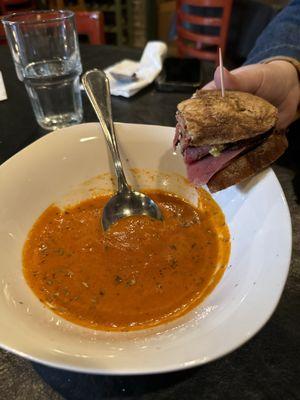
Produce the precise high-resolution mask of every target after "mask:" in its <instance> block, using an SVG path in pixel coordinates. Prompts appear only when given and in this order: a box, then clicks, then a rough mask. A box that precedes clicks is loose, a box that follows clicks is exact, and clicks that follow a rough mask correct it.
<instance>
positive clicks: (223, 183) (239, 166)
mask: <svg viewBox="0 0 300 400" xmlns="http://www.w3.org/2000/svg"><path fill="white" fill-rule="evenodd" d="M287 147H288V141H287V138H286V136H285V134H283V133H272V134H271V135H270V136H268V137H267V138H266V139H265V140H264V141H263V143H261V144H260V145H259V146H257V147H255V148H254V149H252V150H250V151H248V152H247V153H246V154H243V155H241V156H240V157H238V158H236V159H234V160H233V161H231V162H230V164H229V165H227V167H225V168H224V169H222V170H221V171H219V172H217V173H216V174H215V175H214V176H213V177H212V178H211V179H210V181H209V182H208V184H207V186H208V188H209V190H210V191H211V192H212V193H215V192H218V191H220V190H223V189H226V188H227V187H229V186H232V185H236V184H238V183H240V182H242V181H244V180H245V179H248V178H250V177H251V176H253V175H255V174H257V173H258V172H260V171H261V170H263V169H264V168H266V167H268V166H269V165H270V164H271V163H273V162H274V161H275V160H277V158H279V157H280V156H281V155H282V154H283V153H284V151H285V150H286V148H287Z"/></svg>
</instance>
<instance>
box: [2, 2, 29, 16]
mask: <svg viewBox="0 0 300 400" xmlns="http://www.w3.org/2000/svg"><path fill="white" fill-rule="evenodd" d="M35 8H36V4H35V0H0V13H1V14H10V13H12V12H20V11H30V10H34V9H35Z"/></svg>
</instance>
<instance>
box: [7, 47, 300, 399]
mask: <svg viewBox="0 0 300 400" xmlns="http://www.w3.org/2000/svg"><path fill="white" fill-rule="evenodd" d="M81 55H82V62H83V68H84V70H87V69H89V68H94V67H101V68H104V67H107V66H108V65H111V64H112V63H114V62H117V61H119V60H121V59H123V58H132V59H138V58H139V57H140V51H138V50H135V49H128V48H116V47H109V46H88V45H86V46H82V47H81ZM0 70H1V71H2V74H3V77H4V81H5V85H6V89H7V94H8V100H6V101H1V102H0V163H2V162H4V161H5V160H6V159H8V158H9V157H11V156H12V155H13V154H15V153H16V152H17V151H19V150H20V149H22V148H23V147H25V146H27V145H28V144H30V143H31V142H33V141H34V140H36V139H37V138H39V137H41V136H42V135H44V134H45V132H44V131H43V130H42V129H41V128H39V127H38V125H37V123H36V122H35V119H34V116H33V113H32V110H31V106H30V103H29V99H28V97H27V94H26V91H25V89H24V86H23V84H22V83H21V82H19V81H18V80H17V78H16V74H15V70H14V67H13V63H12V60H11V56H10V53H9V51H8V49H7V48H6V46H2V47H1V46H0ZM209 77H210V76H209V74H208V75H207V79H209ZM185 97H187V95H184V94H180V93H172V94H167V93H159V92H157V91H156V90H155V88H154V86H153V85H151V86H150V87H148V88H146V89H144V90H143V91H142V92H140V93H139V94H137V95H136V96H134V97H133V98H131V99H123V98H117V97H114V98H113V101H112V105H113V114H114V119H115V120H116V121H121V122H132V123H144V124H156V125H169V126H174V124H175V119H174V114H175V110H176V105H177V103H178V102H179V101H181V100H182V99H184V98H185ZM83 103H84V115H85V117H84V118H85V121H96V118H95V116H94V114H93V111H92V109H91V107H90V106H89V104H88V101H87V99H86V97H85V95H83ZM298 130H299V125H297V124H294V125H293V126H292V128H291V132H290V134H289V141H290V147H289V150H288V151H287V153H286V154H285V156H284V157H283V158H281V160H280V161H279V162H278V163H277V164H276V165H275V166H274V170H275V172H276V174H277V176H278V178H279V180H280V183H281V185H282V187H283V190H284V192H285V195H286V198H287V201H288V204H289V208H290V211H291V216H292V222H293V234H294V235H293V255H292V263H291V268H290V273H289V277H288V280H287V284H286V287H285V290H284V292H283V295H282V298H281V300H280V302H279V305H278V306H277V308H276V311H275V312H274V314H273V316H272V317H271V319H270V320H269V321H268V322H267V324H266V325H265V326H264V327H263V329H262V330H261V331H260V332H259V333H258V334H257V335H256V336H255V337H254V338H252V339H251V340H250V341H249V342H247V343H246V344H245V345H243V346H242V347H241V348H239V349H238V350H236V351H234V352H233V353H231V354H229V355H227V356H225V357H223V358H221V359H220V360H217V361H214V362H212V363H210V364H208V365H204V366H201V367H196V368H193V369H190V370H187V371H181V372H176V373H168V374H162V375H145V376H132V377H126V376H105V375H99V376H90V375H84V374H77V373H71V372H67V371H61V370H57V369H54V368H48V367H45V366H41V365H39V364H35V363H31V362H29V361H27V360H24V359H22V358H20V357H18V356H15V355H13V354H10V353H8V352H6V351H3V350H0V399H1V400H2V399H7V400H12V399H20V400H27V399H28V400H29V399H30V400H34V399H37V400H46V399H47V400H54V399H55V400H56V399H57V400H58V399H72V400H77V399H80V400H81V399H84V400H91V399H93V400H94V399H211V400H213V399H239V400H240V399H244V400H248V399H249V400H260V399H269V400H277V399H278V400H279V399H285V400H289V399H300V385H299V382H300V379H299V376H300V374H299V372H300V371H299V344H300V343H299V342H300V341H299V337H300V336H299V309H300V308H299V305H300V304H299V298H300V296H299V270H300V269H299V263H300V234H299V232H300V229H299V228H300V212H299V185H298V183H299V169H300V168H299V167H300V162H299V150H300V144H299V139H298V137H299V134H297V132H296V131H298ZM0 193H1V192H0ZM0 195H1V194H0ZM274 223H276V221H274ZM0 267H1V259H0ZM270 273H272V272H271V268H270ZM14 328H16V327H12V329H14ZM224 340H226V338H224Z"/></svg>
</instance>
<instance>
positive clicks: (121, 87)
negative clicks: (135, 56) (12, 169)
mask: <svg viewBox="0 0 300 400" xmlns="http://www.w3.org/2000/svg"><path fill="white" fill-rule="evenodd" d="M166 54H167V45H166V44H165V43H163V42H160V41H152V42H148V43H147V45H146V47H145V49H144V52H143V55H142V58H141V60H140V61H132V60H123V61H121V62H119V63H117V64H114V65H112V66H111V67H108V68H107V69H106V70H105V73H106V74H107V76H108V79H109V83H110V92H111V94H112V95H114V96H123V97H131V96H133V95H134V94H136V93H137V92H139V91H140V90H141V89H143V88H144V87H145V86H147V85H149V84H150V83H151V82H153V81H154V79H155V78H156V77H157V75H158V74H159V73H160V71H161V69H162V63H163V59H164V57H165V55H166ZM110 71H114V72H116V73H119V74H120V73H121V74H122V73H123V74H127V75H132V74H133V73H135V74H136V76H137V80H136V81H133V82H124V81H120V80H116V79H115V78H113V77H112V75H111V74H110Z"/></svg>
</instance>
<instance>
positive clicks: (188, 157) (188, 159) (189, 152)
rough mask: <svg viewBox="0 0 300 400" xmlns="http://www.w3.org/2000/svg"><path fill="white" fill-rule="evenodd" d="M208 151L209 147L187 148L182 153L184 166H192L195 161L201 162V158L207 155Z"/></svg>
mask: <svg viewBox="0 0 300 400" xmlns="http://www.w3.org/2000/svg"><path fill="white" fill-rule="evenodd" d="M210 149H211V146H209V145H207V146H201V147H192V146H188V147H187V148H186V149H185V151H184V153H183V159H184V162H185V163H186V164H192V163H193V162H195V161H197V160H201V158H203V157H205V156H207V155H208V154H209V151H210Z"/></svg>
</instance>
